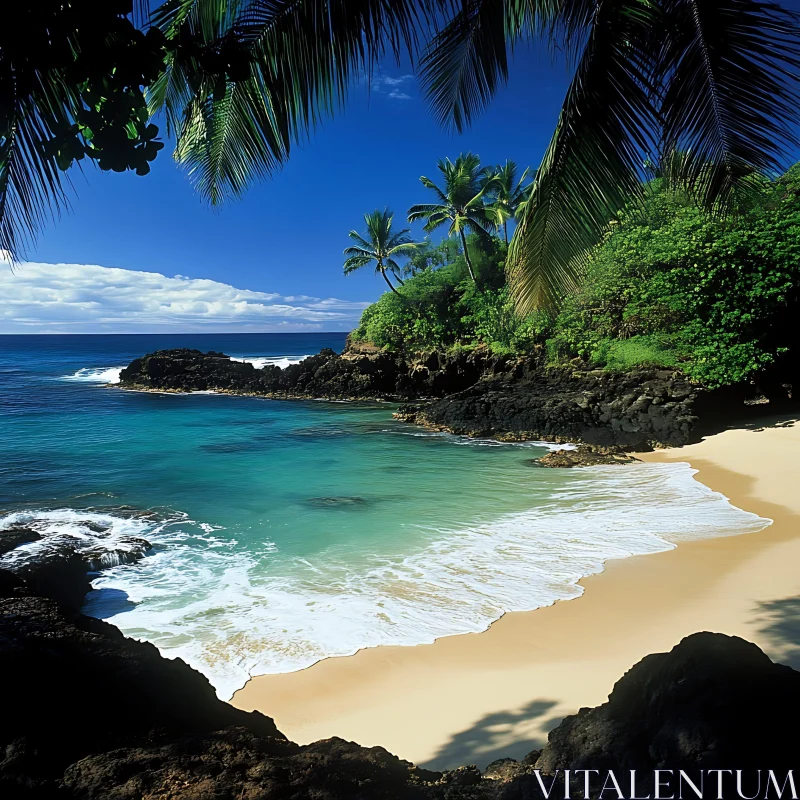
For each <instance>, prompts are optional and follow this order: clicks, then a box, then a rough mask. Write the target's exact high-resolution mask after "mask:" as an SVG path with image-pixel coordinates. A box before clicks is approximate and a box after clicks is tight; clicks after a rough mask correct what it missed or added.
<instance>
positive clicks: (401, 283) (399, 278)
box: [394, 273, 406, 286]
mask: <svg viewBox="0 0 800 800" xmlns="http://www.w3.org/2000/svg"><path fill="white" fill-rule="evenodd" d="M394 277H395V278H396V279H397V282H398V283H399V284H400V285H401V286H405V285H406V282H405V281H404V280H403V279H402V278H401V277H400V276H399V275H398V274H396V273H395V276H394Z"/></svg>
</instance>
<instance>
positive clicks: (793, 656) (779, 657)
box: [756, 597, 800, 669]
mask: <svg viewBox="0 0 800 800" xmlns="http://www.w3.org/2000/svg"><path fill="white" fill-rule="evenodd" d="M756 613H757V614H758V619H759V632H760V633H761V634H763V635H764V636H765V637H767V639H768V641H769V643H770V645H771V646H770V655H771V657H772V658H773V660H774V661H778V662H779V663H781V664H788V665H789V666H790V667H793V668H794V669H800V597H786V598H784V599H783V600H770V601H768V602H765V603H758V605H757V606H756Z"/></svg>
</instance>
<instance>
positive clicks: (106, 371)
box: [61, 367, 125, 383]
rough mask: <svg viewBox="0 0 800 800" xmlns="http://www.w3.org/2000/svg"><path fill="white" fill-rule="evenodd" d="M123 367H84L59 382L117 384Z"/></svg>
mask: <svg viewBox="0 0 800 800" xmlns="http://www.w3.org/2000/svg"><path fill="white" fill-rule="evenodd" d="M123 369H125V367H84V368H83V369H79V370H78V371H77V372H73V373H72V375H64V376H63V377H62V378H61V380H64V381H76V382H77V383H119V374H120V372H122V370H123Z"/></svg>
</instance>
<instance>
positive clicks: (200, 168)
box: [151, 0, 431, 202]
mask: <svg viewBox="0 0 800 800" xmlns="http://www.w3.org/2000/svg"><path fill="white" fill-rule="evenodd" d="M162 8H163V9H164V10H163V11H161V10H159V11H160V13H156V14H154V17H153V19H154V21H155V22H156V24H158V25H159V27H160V28H161V29H162V30H164V31H165V32H166V33H167V35H168V36H172V37H174V38H175V39H177V41H178V43H179V44H180V43H181V42H182V41H184V40H185V41H186V42H188V43H189V44H187V46H186V47H181V46H179V47H178V49H177V51H176V55H175V56H174V58H173V61H172V63H171V65H170V69H169V70H168V74H165V76H164V77H163V79H162V80H161V81H160V82H159V84H158V85H157V86H156V87H155V88H154V90H153V92H152V93H151V106H152V108H153V109H154V110H155V109H158V108H160V107H162V106H163V107H164V108H165V110H166V113H167V116H168V119H169V120H170V123H171V126H172V127H173V128H174V129H175V130H177V131H178V132H179V135H180V138H183V137H184V136H189V137H190V138H191V144H190V146H182V145H181V144H179V146H178V149H177V151H176V157H177V159H178V161H179V163H181V164H182V165H184V166H185V167H186V168H187V169H188V170H189V171H190V173H191V174H193V175H199V176H202V179H201V180H200V181H199V182H198V184H197V185H198V189H199V190H200V191H201V193H202V194H203V196H204V197H205V198H206V199H208V200H210V201H211V202H219V201H220V200H221V199H223V198H225V197H228V196H237V195H240V194H241V193H242V192H243V191H244V188H245V187H246V186H247V185H248V184H249V183H251V182H252V181H254V180H257V179H259V178H265V177H268V176H270V175H272V174H274V172H275V171H276V170H277V169H278V168H279V167H280V166H281V165H282V164H283V163H284V162H285V161H286V159H287V158H288V156H289V154H290V151H291V148H292V145H293V144H294V143H296V142H298V141H302V140H303V139H304V138H305V137H307V136H308V134H309V133H310V131H311V130H312V129H313V128H314V126H315V125H316V124H317V123H318V122H319V121H320V120H321V119H322V118H323V117H325V116H327V115H330V114H332V113H333V112H334V111H335V110H336V109H338V108H339V107H340V106H341V104H342V102H343V101H344V99H345V97H346V95H347V90H348V87H349V86H350V85H351V84H353V83H354V82H356V80H357V79H358V77H359V76H360V75H363V74H365V73H366V74H369V72H370V71H371V70H372V68H373V66H374V65H375V64H377V63H379V62H380V61H381V60H382V59H384V58H385V57H387V56H393V57H399V56H400V54H401V53H403V52H410V51H414V50H415V49H416V37H417V32H418V29H419V27H420V24H421V21H422V20H423V19H425V18H426V17H427V15H428V14H429V13H431V12H429V11H428V10H427V9H426V8H424V7H421V6H420V4H418V3H416V2H414V0H393V1H392V2H387V0H317V1H316V2H303V0H241V3H240V2H226V0H168V3H167V6H166V7H162ZM234 70H235V72H236V75H235V76H234V75H233V72H234ZM231 83H233V84H235V85H234V86H230V84H231ZM226 84H227V87H226ZM226 88H227V91H231V92H232V94H233V97H232V98H231V99H230V100H227V97H222V95H223V94H225V95H227V91H226ZM198 109H201V110H202V113H198ZM201 120H202V121H203V124H202V125H199V121H201ZM202 139H206V140H207V143H206V146H201V140H202ZM212 140H214V141H215V142H216V143H217V144H216V145H215V144H213V143H212ZM219 143H224V147H223V148H222V150H221V149H220V147H219ZM221 152H224V153H226V154H227V155H226V157H225V158H222V159H220V158H219V157H218V156H219V154H220V153H221ZM237 153H238V156H237Z"/></svg>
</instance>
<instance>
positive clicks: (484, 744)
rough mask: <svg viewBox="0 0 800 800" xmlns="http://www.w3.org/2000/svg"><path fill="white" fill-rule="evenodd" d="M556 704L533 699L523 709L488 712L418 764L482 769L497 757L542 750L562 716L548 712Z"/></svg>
mask: <svg viewBox="0 0 800 800" xmlns="http://www.w3.org/2000/svg"><path fill="white" fill-rule="evenodd" d="M556 705H557V703H556V702H555V701H554V700H533V701H532V702H530V703H528V705H526V706H524V707H523V708H519V709H515V710H513V711H499V712H496V713H493V714H487V715H486V716H484V717H481V719H479V720H478V721H477V722H476V723H475V724H474V725H473V726H472V727H471V728H468V729H467V730H465V731H461V732H460V733H457V734H455V735H454V736H453V737H452V738H451V739H450V741H448V742H447V743H446V744H444V745H443V746H442V747H441V748H440V749H439V751H438V752H437V753H436V755H435V756H433V758H431V759H430V760H428V761H427V762H425V763H424V764H421V765H420V766H424V767H427V768H428V769H437V770H441V769H451V768H453V767H457V766H461V765H464V764H476V765H477V766H478V767H479V768H480V769H485V768H486V765H487V764H490V763H491V762H492V761H495V760H496V759H498V758H515V759H517V760H520V759H521V758H522V757H523V756H526V755H527V754H528V753H530V751H531V750H541V748H542V747H544V745H545V744H546V743H547V734H548V732H549V731H551V730H552V729H553V728H555V727H556V725H558V724H559V722H561V720H562V719H563V717H560V716H556V715H552V714H551V712H552V710H553V709H554V708H555V707H556Z"/></svg>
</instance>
